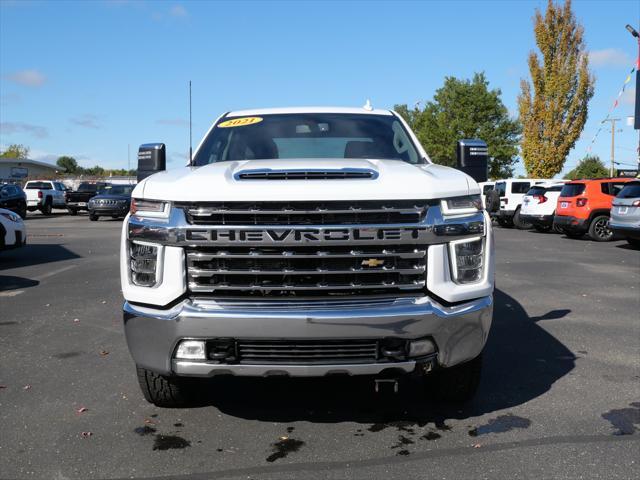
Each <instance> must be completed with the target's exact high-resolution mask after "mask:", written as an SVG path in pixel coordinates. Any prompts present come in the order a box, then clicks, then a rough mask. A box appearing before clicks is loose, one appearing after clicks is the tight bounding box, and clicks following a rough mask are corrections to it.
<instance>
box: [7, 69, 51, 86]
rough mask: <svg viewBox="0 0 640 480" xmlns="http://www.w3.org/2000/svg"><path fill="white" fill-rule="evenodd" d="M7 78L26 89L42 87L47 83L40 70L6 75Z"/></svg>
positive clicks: (21, 71)
mask: <svg viewBox="0 0 640 480" xmlns="http://www.w3.org/2000/svg"><path fill="white" fill-rule="evenodd" d="M5 78H6V79H7V80H9V81H11V82H14V83H17V84H18V85H23V86H25V87H41V86H42V85H44V83H45V82H46V81H47V77H45V76H44V75H43V74H42V73H40V72H39V71H38V70H19V71H17V72H13V73H9V74H8V75H5Z"/></svg>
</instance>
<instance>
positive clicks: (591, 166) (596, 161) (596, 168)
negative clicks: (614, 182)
mask: <svg viewBox="0 0 640 480" xmlns="http://www.w3.org/2000/svg"><path fill="white" fill-rule="evenodd" d="M608 176H609V170H608V169H607V167H605V165H604V163H602V160H600V157H598V156H597V155H587V156H586V157H584V158H583V159H582V160H580V162H579V163H578V165H576V167H575V168H574V169H573V170H571V171H570V172H569V173H567V174H566V175H565V176H564V178H566V179H567V180H576V179H578V178H598V177H600V178H601V177H608Z"/></svg>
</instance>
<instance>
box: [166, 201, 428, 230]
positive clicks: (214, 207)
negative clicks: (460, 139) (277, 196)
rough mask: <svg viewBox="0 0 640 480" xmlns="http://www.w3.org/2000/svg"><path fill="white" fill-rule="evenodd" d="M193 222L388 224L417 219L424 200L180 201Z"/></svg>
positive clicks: (423, 212)
mask: <svg viewBox="0 0 640 480" xmlns="http://www.w3.org/2000/svg"><path fill="white" fill-rule="evenodd" d="M177 206H178V207H181V208H182V209H183V210H184V212H185V215H186V218H187V221H188V222H189V223H190V224H193V225H271V226H273V225H364V224H371V225H385V224H398V223H418V222H420V221H422V220H423V219H424V217H425V215H426V213H427V209H428V208H429V205H428V202H426V201H424V200H366V201H350V202H340V201H331V202H209V203H197V204H193V203H188V204H178V205H177Z"/></svg>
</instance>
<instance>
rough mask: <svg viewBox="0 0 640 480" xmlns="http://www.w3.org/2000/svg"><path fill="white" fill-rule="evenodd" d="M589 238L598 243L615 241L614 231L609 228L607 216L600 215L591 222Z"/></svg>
mask: <svg viewBox="0 0 640 480" xmlns="http://www.w3.org/2000/svg"><path fill="white" fill-rule="evenodd" d="M589 236H590V237H591V238H592V239H593V240H595V241H596V242H608V241H610V240H612V239H613V230H611V229H610V228H609V217H608V216H607V215H598V216H597V217H595V218H594V219H593V220H591V224H590V225H589Z"/></svg>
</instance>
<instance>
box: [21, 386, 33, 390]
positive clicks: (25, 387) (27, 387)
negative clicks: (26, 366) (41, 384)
mask: <svg viewBox="0 0 640 480" xmlns="http://www.w3.org/2000/svg"><path fill="white" fill-rule="evenodd" d="M22 389H23V390H30V389H31V385H25V386H24V387H22Z"/></svg>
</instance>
